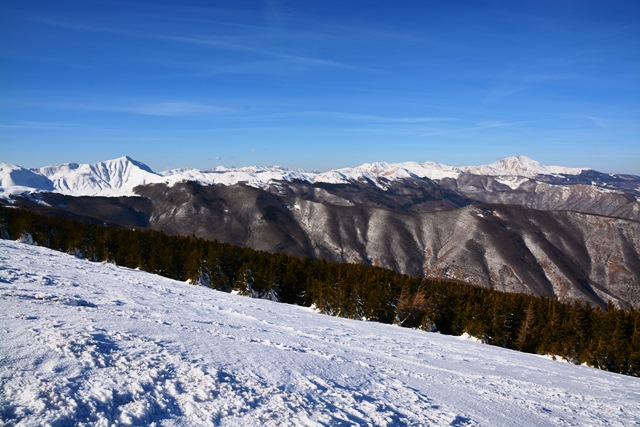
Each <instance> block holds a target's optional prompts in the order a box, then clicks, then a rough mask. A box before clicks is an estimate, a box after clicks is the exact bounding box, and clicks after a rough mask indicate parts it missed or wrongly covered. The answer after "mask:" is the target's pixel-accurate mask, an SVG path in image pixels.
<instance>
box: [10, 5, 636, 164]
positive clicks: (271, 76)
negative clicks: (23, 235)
mask: <svg viewBox="0 0 640 427" xmlns="http://www.w3.org/2000/svg"><path fill="white" fill-rule="evenodd" d="M0 43H1V44H0V47H1V50H0V65H1V66H0V91H1V95H0V148H1V150H0V161H5V162H8V163H15V164H19V165H22V166H25V167H36V166H44V165H47V164H57V163H64V162H78V163H85V162H97V161H101V160H107V159H111V158H115V157H120V156H122V155H130V156H132V157H133V158H136V159H138V160H140V161H142V162H145V163H147V164H148V165H149V166H151V167H152V168H154V169H156V170H162V169H164V168H167V167H197V168H201V169H204V168H209V167H212V166H216V165H227V166H231V165H235V166H243V165H273V164H277V165H281V166H286V167H291V168H303V169H308V170H324V169H330V168H336V167H344V166H355V165H358V164H361V163H363V162H372V161H380V160H384V161H391V162H396V161H408V160H415V161H427V160H428V161H437V162H440V163H446V164H451V165H467V164H469V165H471V164H484V163H490V162H492V161H494V160H496V159H497V158H500V157H506V156H511V155H515V154H525V155H528V156H529V157H532V158H534V159H536V160H539V161H541V162H543V163H546V164H559V165H566V166H586V167H592V168H595V169H598V170H601V171H606V172H619V173H634V174H640V2H639V1H637V0H634V1H616V0H603V1H589V0H579V1H578V0H575V1H564V0H552V1H546V0H536V1H517V0H508V1H483V0H473V1H445V0H442V1H427V0H422V1H377V0H351V1H349V0H340V1H333V0H321V1H320V0H299V1H276V0H274V1H180V2H178V1H124V0H122V1H111V0H104V1H100V0H78V1H69V0H60V1H48V0H47V1H44V0H40V1H38V0H21V1H8V0H5V1H3V2H2V7H1V9H0Z"/></svg>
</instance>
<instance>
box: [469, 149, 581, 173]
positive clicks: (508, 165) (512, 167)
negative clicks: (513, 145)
mask: <svg viewBox="0 0 640 427" xmlns="http://www.w3.org/2000/svg"><path fill="white" fill-rule="evenodd" d="M461 169H462V170H464V171H465V172H467V173H472V174H474V175H492V176H525V177H535V176H536V175H555V174H567V175H578V174H580V172H582V171H583V170H585V169H584V168H566V167H562V166H546V165H543V164H542V163H540V162H538V161H536V160H533V159H530V158H529V157H527V156H524V155H522V154H519V155H517V156H513V157H505V158H504V159H500V160H498V161H496V162H493V163H491V164H489V165H483V166H464V167H462V168H461Z"/></svg>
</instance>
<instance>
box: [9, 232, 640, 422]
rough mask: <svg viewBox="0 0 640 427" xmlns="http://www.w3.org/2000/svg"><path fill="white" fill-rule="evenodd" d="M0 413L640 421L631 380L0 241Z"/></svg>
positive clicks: (114, 417) (27, 416) (65, 417)
mask: <svg viewBox="0 0 640 427" xmlns="http://www.w3.org/2000/svg"><path fill="white" fill-rule="evenodd" d="M0 342H1V343H2V344H1V346H0V381H1V385H0V418H1V420H2V424H3V425H19V426H40V425H51V426H60V425H97V426H110V425H156V426H177V425H194V426H198V425H231V426H235V425H242V426H246V425H267V426H269V425H272V426H279V425H296V426H299V425H303V426H329V425H340V426H347V425H372V426H373V425H375V426H403V425H407V426H409V425H412V426H413V425H447V426H449V425H450V426H513V425H536V426H546V425H592V426H598V425H602V426H605V425H606V426H616V425H617V426H626V425H634V424H639V423H640V380H639V379H638V378H633V377H626V376H622V375H616V374H612V373H608V372H604V371H599V370H596V369H592V368H588V367H583V366H574V365H570V364H566V363H557V362H554V361H550V360H546V359H544V358H540V357H537V356H535V355H528V354H523V353H517V352H513V351H509V350H505V349H501V348H497V347H491V346H487V345H482V344H479V343H475V342H472V341H469V340H465V339H460V338H458V337H447V336H441V335H438V334H430V333H425V332H421V331H416V330H409V329H403V328H399V327H395V326H390V325H382V324H376V323H371V322H359V321H352V320H346V319H339V318H333V317H329V316H324V315H320V314H317V313H315V312H314V311H313V310H311V309H309V308H304V307H298V306H290V305H285V304H278V303H273V302H270V301H265V300H256V299H250V298H246V297H241V296H237V295H232V294H226V293H222V292H215V291H211V290H209V289H206V288H201V287H197V286H192V285H187V284H184V283H180V282H175V281H172V280H169V279H165V278H162V277H159V276H154V275H151V274H148V273H144V272H141V271H136V270H129V269H125V268H120V267H116V266H113V265H109V264H98V263H91V262H88V261H85V260H80V259H76V258H74V257H72V256H69V255H66V254H61V253H57V252H54V251H51V250H48V249H45V248H39V247H34V246H28V245H24V244H20V243H16V242H9V241H0Z"/></svg>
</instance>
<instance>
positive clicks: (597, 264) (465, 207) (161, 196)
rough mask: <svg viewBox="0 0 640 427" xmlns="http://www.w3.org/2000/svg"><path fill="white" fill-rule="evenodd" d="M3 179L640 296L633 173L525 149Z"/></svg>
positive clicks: (9, 172)
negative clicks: (475, 155)
mask: <svg viewBox="0 0 640 427" xmlns="http://www.w3.org/2000/svg"><path fill="white" fill-rule="evenodd" d="M0 180H1V182H2V186H3V188H2V192H0V201H2V199H4V200H5V203H13V204H15V205H17V206H22V207H25V208H28V209H31V210H35V211H39V212H44V213H49V214H58V215H70V216H76V217H82V218H84V219H88V220H91V221H99V222H107V223H113V224H120V225H125V226H129V227H149V228H152V229H155V230H159V231H164V232H167V233H173V234H184V235H196V236H199V237H204V238H208V239H216V240H219V241H224V242H229V243H233V244H240V245H246V246H249V247H252V248H255V249H261V250H267V251H271V252H284V253H287V254H289V255H294V256H309V257H313V258H323V259H327V260H333V261H346V262H358V263H369V264H375V265H379V266H382V267H387V268H391V269H394V270H396V271H399V272H402V273H407V274H411V275H418V276H429V277H448V278H454V279H460V280H465V281H469V282H472V283H476V284H480V285H483V286H490V287H495V288H498V289H502V290H508V291H516V292H531V293H537V294H543V295H557V296H559V297H560V298H562V299H565V300H569V299H581V300H588V301H592V302H594V303H596V304H600V305H602V304H605V302H606V301H607V300H612V301H614V302H616V303H618V304H621V305H627V304H634V305H636V306H640V261H639V259H640V255H639V254H640V243H639V240H640V228H639V227H640V225H639V224H640V222H639V221H640V177H637V176H631V175H611V174H604V173H601V172H597V171H593V170H589V169H578V168H563V167H560V166H545V165H542V164H540V163H539V162H536V161H534V160H532V159H529V158H527V157H525V156H515V157H510V158H506V159H501V160H499V161H497V162H495V163H492V164H490V165H484V166H463V167H454V166H446V165H441V164H437V163H432V162H422V163H419V162H405V163H395V164H391V163H384V162H380V163H371V164H364V165H361V166H358V167H355V168H344V169H336V170H333V171H328V172H324V173H316V172H302V171H292V170H287V169H283V168H278V167H270V168H260V167H247V168H236V169H228V168H216V169H214V170H209V171H197V170H191V169H175V170H171V171H165V172H163V173H155V172H153V171H152V170H151V169H149V168H148V167H147V166H145V165H144V164H142V163H140V162H137V161H135V160H133V159H131V158H128V157H123V158H120V159H116V160H112V161H107V162H102V163H96V164H88V165H76V164H66V165H60V166H51V167H46V168H41V169H37V170H36V169H34V170H26V169H23V168H19V167H14V166H10V165H2V167H1V168H0ZM56 193H63V194H65V195H62V194H56ZM20 194H21V195H20ZM78 196H85V197H78ZM88 196H92V197H88ZM96 196H110V197H96Z"/></svg>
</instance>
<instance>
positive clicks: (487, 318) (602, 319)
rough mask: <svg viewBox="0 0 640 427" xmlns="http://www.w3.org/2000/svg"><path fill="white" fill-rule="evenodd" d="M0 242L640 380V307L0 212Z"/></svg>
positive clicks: (16, 211) (13, 210)
mask: <svg viewBox="0 0 640 427" xmlns="http://www.w3.org/2000/svg"><path fill="white" fill-rule="evenodd" d="M0 234H1V237H2V238H5V239H19V238H22V237H24V236H27V235H29V236H31V237H32V238H33V240H35V241H36V242H37V243H38V244H39V245H42V246H46V247H49V248H52V249H55V250H59V251H64V252H68V253H71V254H75V255H76V256H79V257H83V258H86V259H89V260H92V261H109V262H114V263H116V264H118V265H121V266H125V267H129V268H140V269H142V270H145V271H149V272H151V273H156V274H160V275H163V276H166V277H170V278H173V279H177V280H181V281H185V280H189V281H191V282H192V283H196V284H200V285H204V286H208V287H211V288H213V289H219V290H223V291H231V290H236V291H239V292H240V293H242V294H244V295H249V296H253V297H259V298H269V299H272V300H276V301H281V302H285V303H291V304H299V305H305V306H315V307H316V308H317V309H318V310H320V311H321V312H323V313H326V314H330V315H336V316H342V317H348V318H354V319H368V320H372V321H379V322H384V323H397V324H399V325H401V326H406V327H417V328H421V329H424V330H429V331H438V332H441V333H443V334H454V335H460V334H462V333H464V332H467V333H469V334H470V335H472V336H476V337H480V338H481V339H482V340H483V341H485V342H486V343H489V344H494V345H499V346H502V347H506V348H511V349H515V350H520V351H526V352H532V353H538V354H554V355H558V356H560V357H563V358H566V359H568V360H570V361H572V362H574V363H587V364H589V365H591V366H595V367H598V368H601V369H605V370H609V371H613V372H619V373H623V374H629V375H634V376H640V312H639V311H638V310H637V309H635V308H633V307H631V308H630V309H629V310H621V309H617V308H615V307H614V306H613V304H609V305H608V306H607V307H606V308H605V309H600V308H593V307H592V306H590V305H588V304H584V303H580V302H574V303H561V302H559V301H558V300H556V299H550V298H545V297H538V296H531V295H524V294H517V293H505V292H498V291H495V290H491V289H485V288H481V287H477V286H472V285H467V284H464V283H459V282H451V281H438V280H428V279H421V278H413V277H410V276H407V275H402V274H398V273H395V272H392V271H390V270H386V269H382V268H378V267H374V266H368V265H361V264H341V263H332V262H327V261H322V260H310V259H308V258H294V257H289V256H286V255H282V254H271V253H267V252H262V251H256V250H253V249H248V248H243V247H239V246H233V245H229V244H226V243H218V242H213V241H208V240H203V239H199V238H195V237H182V236H169V235H166V234H162V233H159V232H153V231H147V230H143V231H140V230H132V229H128V228H123V227H109V226H103V225H98V224H92V223H88V222H81V221H77V220H73V219H69V218H61V217H48V216H41V215H37V214H34V213H30V212H28V211H24V210H21V209H16V208H8V207H2V208H0Z"/></svg>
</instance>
